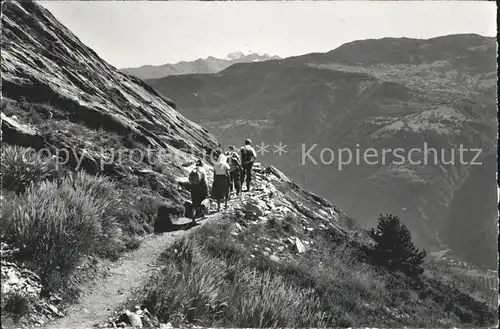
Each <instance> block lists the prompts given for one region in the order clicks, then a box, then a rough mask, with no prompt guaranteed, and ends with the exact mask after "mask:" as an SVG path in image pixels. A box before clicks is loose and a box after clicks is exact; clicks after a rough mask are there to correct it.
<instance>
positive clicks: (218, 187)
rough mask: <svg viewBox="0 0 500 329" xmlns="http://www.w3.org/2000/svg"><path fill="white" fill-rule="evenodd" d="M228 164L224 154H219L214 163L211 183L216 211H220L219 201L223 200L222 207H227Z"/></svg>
mask: <svg viewBox="0 0 500 329" xmlns="http://www.w3.org/2000/svg"><path fill="white" fill-rule="evenodd" d="M229 170H230V167H229V164H228V163H227V157H226V155H224V154H221V155H219V158H218V160H217V162H216V163H215V164H214V182H213V185H212V199H214V200H216V201H217V211H220V203H221V201H222V200H224V202H225V207H224V209H227V201H228V199H229Z"/></svg>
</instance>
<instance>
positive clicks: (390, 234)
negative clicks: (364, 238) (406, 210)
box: [369, 215, 426, 277]
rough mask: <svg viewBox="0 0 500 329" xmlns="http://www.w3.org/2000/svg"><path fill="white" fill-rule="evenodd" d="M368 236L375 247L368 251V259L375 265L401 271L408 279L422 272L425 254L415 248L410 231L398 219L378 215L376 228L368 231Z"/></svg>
mask: <svg viewBox="0 0 500 329" xmlns="http://www.w3.org/2000/svg"><path fill="white" fill-rule="evenodd" d="M369 235H370V237H371V238H372V239H373V240H374V241H375V246H374V248H373V249H372V250H371V251H370V258H371V260H372V261H374V263H375V264H377V265H382V266H385V267H387V268H388V269H389V270H392V271H401V272H403V273H405V274H407V275H408V276H410V277H416V276H418V275H420V274H422V273H423V272H424V268H423V262H424V258H425V256H426V252H425V250H423V251H419V250H418V249H417V248H416V247H415V245H414V244H413V242H412V240H411V233H410V230H409V229H408V228H407V227H406V225H404V224H403V223H402V222H401V220H400V218H399V217H397V216H392V215H385V216H382V215H380V217H379V218H378V224H377V228H376V229H373V228H372V229H370V231H369Z"/></svg>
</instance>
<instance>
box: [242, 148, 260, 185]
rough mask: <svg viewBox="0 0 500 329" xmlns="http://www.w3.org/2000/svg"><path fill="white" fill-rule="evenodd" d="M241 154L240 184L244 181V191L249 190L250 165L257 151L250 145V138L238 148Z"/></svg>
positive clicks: (250, 179)
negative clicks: (245, 187)
mask: <svg viewBox="0 0 500 329" xmlns="http://www.w3.org/2000/svg"><path fill="white" fill-rule="evenodd" d="M240 155H241V167H242V175H241V186H242V187H243V182H246V184H247V189H246V192H248V191H250V184H251V183H252V167H253V164H254V162H255V159H256V158H257V153H256V152H255V149H254V148H253V147H252V141H251V140H250V139H247V140H245V146H243V147H242V148H241V149H240Z"/></svg>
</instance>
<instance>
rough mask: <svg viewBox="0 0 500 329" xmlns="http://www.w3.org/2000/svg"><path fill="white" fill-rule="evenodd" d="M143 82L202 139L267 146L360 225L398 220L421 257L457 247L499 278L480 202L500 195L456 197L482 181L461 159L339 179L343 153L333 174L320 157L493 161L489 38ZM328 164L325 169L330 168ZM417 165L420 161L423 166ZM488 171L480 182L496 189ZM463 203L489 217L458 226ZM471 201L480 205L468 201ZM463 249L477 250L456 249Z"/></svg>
mask: <svg viewBox="0 0 500 329" xmlns="http://www.w3.org/2000/svg"><path fill="white" fill-rule="evenodd" d="M146 82H147V83H149V84H150V85H151V86H152V87H153V88H154V89H155V90H157V91H159V92H160V93H162V94H164V95H168V96H169V97H172V99H173V100H174V101H175V102H176V104H177V105H178V108H179V109H180V111H182V113H183V114H184V115H186V116H187V117H188V118H190V119H191V120H194V121H197V122H199V123H200V124H202V125H203V126H205V127H207V128H208V129H209V130H210V131H211V132H213V133H214V134H215V135H217V136H218V137H219V138H220V140H221V141H222V142H223V144H224V145H226V146H227V145H229V144H236V145H239V144H241V143H242V141H243V140H244V138H247V137H250V138H252V139H253V140H254V141H255V143H256V144H259V143H261V142H263V143H266V144H269V145H271V147H270V148H268V149H267V151H268V152H267V153H266V154H265V155H263V156H261V157H260V158H261V159H262V160H263V161H265V162H266V163H271V164H274V165H276V166H278V167H279V168H282V169H283V170H285V172H286V174H288V175H289V176H290V177H292V178H294V179H295V180H297V181H298V182H299V183H300V184H304V185H305V186H307V187H308V188H309V189H311V190H312V191H314V192H316V193H318V194H321V195H324V196H327V197H328V198H329V199H330V200H331V201H332V202H333V203H335V204H339V205H341V206H343V207H344V208H345V209H346V210H347V211H348V212H349V213H350V214H351V215H354V216H355V218H357V219H358V220H359V221H360V222H361V223H363V224H365V225H374V224H375V219H376V216H377V215H378V214H379V213H393V214H397V215H400V216H401V218H403V219H404V221H405V223H407V225H408V226H409V227H410V228H411V229H412V231H413V233H414V235H415V238H416V240H417V242H418V244H419V245H420V246H423V247H427V248H431V249H432V248H433V247H437V248H443V246H444V247H445V245H450V246H451V247H452V249H453V251H455V252H458V253H459V254H460V255H461V256H463V257H466V258H467V259H468V260H470V261H475V262H476V263H480V264H488V265H489V266H491V267H493V268H496V257H493V256H494V255H496V249H495V246H496V234H493V233H495V232H497V231H496V224H494V223H495V220H493V221H492V217H491V213H494V214H496V212H495V209H496V202H489V203H488V202H487V203H488V204H487V205H485V204H484V202H482V201H484V200H489V199H485V198H482V197H481V196H482V195H485V194H488V193H491V194H492V195H495V193H496V191H495V189H494V186H493V187H491V186H490V185H488V186H483V187H482V188H480V187H479V186H478V184H471V183H470V182H468V183H467V186H470V191H461V190H462V189H461V188H462V187H463V186H466V185H464V184H465V182H466V181H468V177H469V176H470V175H472V173H473V172H474V173H475V172H476V170H469V169H474V168H470V167H471V166H468V165H462V164H460V163H458V162H459V160H458V158H456V161H455V164H453V165H446V164H443V163H440V161H441V160H439V161H438V163H437V164H436V165H433V164H430V165H414V164H411V163H409V161H408V159H407V160H406V161H405V163H403V164H392V163H391V158H390V157H389V158H388V159H387V163H386V164H382V163H381V161H382V160H381V159H380V158H378V163H377V164H374V165H373V164H368V163H366V162H365V161H363V159H361V162H360V163H359V164H357V163H354V162H355V160H353V161H352V162H351V164H350V165H344V167H343V168H342V170H339V167H338V164H339V159H338V152H336V153H335V156H336V158H335V159H334V160H333V163H331V164H328V165H325V164H321V161H320V157H321V151H322V150H323V149H325V148H329V149H332V150H335V151H337V150H338V149H342V148H348V149H350V150H351V151H352V154H353V156H354V154H355V150H356V148H357V146H359V149H360V150H361V152H364V150H366V149H367V148H375V149H376V150H378V151H379V154H380V152H381V151H382V150H383V149H392V150H394V149H396V148H402V149H403V150H406V152H408V151H409V150H410V149H412V148H420V149H422V148H423V147H424V143H427V145H428V148H435V149H437V150H443V152H447V153H446V159H449V157H450V152H453V151H455V152H457V151H458V149H459V147H460V145H463V146H464V147H465V148H480V149H483V152H482V156H481V159H486V158H488V159H489V158H490V157H493V158H495V150H496V136H497V116H496V113H497V106H496V105H497V104H496V82H497V73H496V42H495V39H494V38H487V37H483V36H480V35H476V34H460V35H448V36H442V37H437V38H432V39H428V40H421V39H409V38H384V39H378V40H360V41H354V42H350V43H347V44H344V45H342V46H340V47H339V48H337V49H334V50H332V51H330V52H327V53H313V54H307V55H303V56H297V57H290V58H286V59H281V60H274V61H267V62H262V63H241V64H236V65H233V66H231V67H229V68H227V69H225V70H223V71H221V72H219V73H216V74H208V75H200V74H198V75H195V74H193V75H183V76H170V77H167V78H163V79H156V80H147V81H146ZM279 142H282V143H283V144H285V145H287V151H288V152H287V153H286V154H282V155H281V156H279V155H277V154H276V153H273V151H274V150H275V149H273V146H272V145H273V144H278V143H279ZM314 144H317V147H316V148H315V149H314V150H313V151H312V152H311V153H309V154H311V155H312V158H313V159H314V160H315V161H317V162H318V163H319V164H314V163H313V161H312V160H310V159H309V158H308V157H306V162H305V163H302V159H303V157H302V156H303V155H304V154H305V153H307V152H305V151H307V150H309V149H310V147H312V146H313V145H314ZM303 145H304V146H305V148H304V146H303ZM330 154H331V153H330V151H328V150H327V152H326V153H325V152H324V153H323V156H324V159H325V161H327V162H329V161H330ZM362 154H363V153H361V155H362ZM469 156H472V153H470V154H469ZM422 157H423V155H422V154H420V155H417V160H419V159H420V160H422ZM457 157H458V156H457ZM469 160H471V159H469ZM492 168H494V166H488V167H485V168H483V169H484V170H483V171H481V172H480V173H477V174H474V175H476V176H478V175H479V176H481V177H494V170H493V169H492ZM484 171H486V173H484ZM479 176H478V177H479ZM474 177H475V176H474ZM465 189H466V190H467V188H466V187H465ZM458 191H460V196H459V197H460V200H463V199H464V198H466V199H467V200H469V202H470V203H471V204H469V203H468V204H467V206H468V207H469V208H470V209H471V210H472V209H478V208H479V209H480V208H484V207H487V209H486V208H485V209H483V211H481V214H484V216H483V215H480V214H479V213H477V215H478V216H476V217H474V218H472V217H470V218H462V217H460V218H458V217H456V216H454V215H453V214H456V213H462V214H464V212H463V211H462V210H461V209H463V207H464V203H463V202H462V201H457V200H455V201H454V198H455V196H457V195H458V194H457V192H458ZM471 195H475V196H476V197H474V198H471V197H467V196H471ZM494 199H495V198H493V199H492V200H494ZM457 207H458V208H457ZM460 207H462V208H460ZM451 208H454V209H451ZM467 214H468V215H469V216H472V214H470V212H468V213H467ZM494 217H495V216H494ZM496 217H497V216H496ZM464 221H470V223H468V226H467V229H464V228H465V226H464V225H462V224H460V223H459V222H462V223H463V222H464ZM469 224H470V225H469ZM484 232H493V233H492V234H491V235H484V234H482V233H484ZM467 234H470V239H469V237H468V236H467ZM459 241H462V242H463V241H469V242H470V243H469V242H466V245H464V246H462V248H457V247H456V246H457V243H459ZM472 241H474V242H472ZM467 248H468V249H469V250H468V252H467V253H465V252H463V250H464V249H467ZM491 248H493V249H491ZM485 250H489V251H488V252H485ZM473 254H475V255H476V257H475V258H474V257H471V255H473ZM491 255H493V256H491Z"/></svg>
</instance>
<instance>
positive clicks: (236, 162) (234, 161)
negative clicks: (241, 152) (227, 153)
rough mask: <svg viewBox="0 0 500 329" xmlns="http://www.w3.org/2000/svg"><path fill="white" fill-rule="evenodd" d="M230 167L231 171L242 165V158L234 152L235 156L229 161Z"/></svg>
mask: <svg viewBox="0 0 500 329" xmlns="http://www.w3.org/2000/svg"><path fill="white" fill-rule="evenodd" d="M229 167H230V169H229V171H231V172H233V171H235V170H237V169H240V167H241V164H240V159H239V157H238V156H237V155H236V154H233V156H232V157H231V161H230V162H229Z"/></svg>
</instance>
